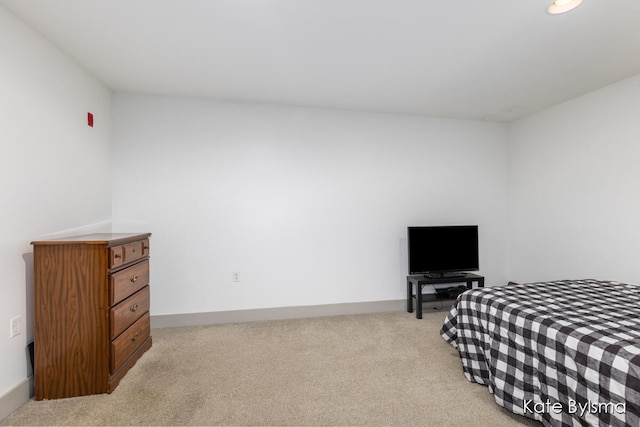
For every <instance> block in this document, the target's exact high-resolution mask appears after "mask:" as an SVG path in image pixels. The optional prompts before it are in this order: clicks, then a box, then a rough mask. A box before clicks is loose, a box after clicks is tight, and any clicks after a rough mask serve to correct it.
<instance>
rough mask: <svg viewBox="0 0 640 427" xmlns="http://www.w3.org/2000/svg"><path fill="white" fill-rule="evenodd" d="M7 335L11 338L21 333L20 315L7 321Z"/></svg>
mask: <svg viewBox="0 0 640 427" xmlns="http://www.w3.org/2000/svg"><path fill="white" fill-rule="evenodd" d="M9 327H10V332H9V337H10V338H13V337H15V336H18V335H20V334H21V333H22V318H21V317H20V316H16V317H14V318H13V319H11V320H10V321H9Z"/></svg>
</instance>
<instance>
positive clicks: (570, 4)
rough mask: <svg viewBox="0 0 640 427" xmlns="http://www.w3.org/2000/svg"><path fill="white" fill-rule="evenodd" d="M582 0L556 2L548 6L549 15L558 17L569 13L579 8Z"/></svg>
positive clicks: (559, 0)
mask: <svg viewBox="0 0 640 427" xmlns="http://www.w3.org/2000/svg"><path fill="white" fill-rule="evenodd" d="M581 3H582V0H556V1H554V2H553V3H551V6H549V13H550V14H552V15H558V14H560V13H565V12H569V11H570V10H573V9H575V8H576V7H578V6H580V4H581Z"/></svg>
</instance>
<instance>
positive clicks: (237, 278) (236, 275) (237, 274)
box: [233, 271, 240, 282]
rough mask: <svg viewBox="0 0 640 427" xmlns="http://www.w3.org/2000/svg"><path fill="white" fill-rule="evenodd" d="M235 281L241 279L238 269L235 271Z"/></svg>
mask: <svg viewBox="0 0 640 427" xmlns="http://www.w3.org/2000/svg"><path fill="white" fill-rule="evenodd" d="M233 281H234V282H239V281H240V273H238V272H237V271H234V272H233Z"/></svg>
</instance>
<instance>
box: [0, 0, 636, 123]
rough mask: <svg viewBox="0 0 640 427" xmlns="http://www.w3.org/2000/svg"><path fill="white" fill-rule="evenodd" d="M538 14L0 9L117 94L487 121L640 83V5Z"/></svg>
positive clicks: (299, 3)
mask: <svg viewBox="0 0 640 427" xmlns="http://www.w3.org/2000/svg"><path fill="white" fill-rule="evenodd" d="M549 3H550V0H483V1H478V0H457V1H434V0H0V5H4V6H5V7H6V8H7V9H8V10H10V11H11V12H13V13H14V14H15V15H16V16H18V17H19V18H20V19H22V20H23V21H24V22H25V23H27V24H28V25H29V26H31V27H32V28H34V29H35V30H36V31H38V32H39V33H41V34H42V35H44V36H45V37H46V38H47V39H49V40H50V41H51V42H52V43H53V44H55V45H56V46H58V47H59V48H60V49H61V50H62V51H64V52H65V53H66V54H67V55H69V56H70V57H71V58H73V59H74V60H75V61H76V62H78V63H79V64H81V65H82V66H83V67H84V68H85V69H87V70H88V71H89V72H90V73H91V74H92V75H94V76H95V77H97V78H98V79H99V80H100V81H102V82H103V83H105V84H106V85H107V86H108V87H110V88H112V89H113V90H115V91H128V92H140V93H148V94H162V95H186V96H199V97H210V98H215V99H220V100H229V101H239V102H258V103H274V104H285V105H299V106H311V107H323V108H339V109H349V110H360V111H371V112H385V113H399V114H419V115H427V116H434V117H449V118H463V119H480V120H498V121H508V120H512V119H514V118H517V117H521V116H524V115H527V114H529V113H532V112H535V111H539V110H541V109H544V108H546V107H549V106H552V105H555V104H558V103H561V102H564V101H566V100H569V99H571V98H575V97H576V96H579V95H582V94H585V93H588V92H591V91H593V90H595V89H598V88H601V87H604V86H606V85H609V84H611V83H614V82H617V81H620V80H622V79H625V78H627V77H631V76H633V75H636V74H640V0H584V2H583V4H582V5H581V6H580V7H579V8H578V9H576V10H574V11H572V12H569V13H566V14H563V15H558V16H552V15H549V14H548V13H547V12H546V8H547V6H548V4H549ZM9 36H11V35H10V34H9Z"/></svg>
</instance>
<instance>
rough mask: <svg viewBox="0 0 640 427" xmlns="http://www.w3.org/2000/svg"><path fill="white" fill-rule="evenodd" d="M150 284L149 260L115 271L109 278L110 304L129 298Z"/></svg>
mask: <svg viewBox="0 0 640 427" xmlns="http://www.w3.org/2000/svg"><path fill="white" fill-rule="evenodd" d="M148 284H149V261H148V260H145V261H142V262H140V263H138V264H134V265H132V266H131V267H129V268H125V269H124V270H120V271H118V272H117V273H113V274H112V275H111V276H110V278H109V300H110V301H109V305H113V304H115V303H118V302H120V301H122V300H123V299H125V298H127V297H128V296H129V295H131V294H133V293H134V292H136V291H138V290H140V289H142V288H144V287H145V286H147V285H148Z"/></svg>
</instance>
